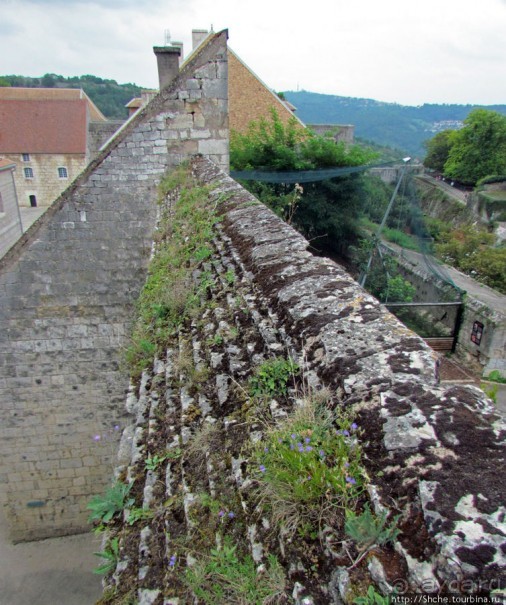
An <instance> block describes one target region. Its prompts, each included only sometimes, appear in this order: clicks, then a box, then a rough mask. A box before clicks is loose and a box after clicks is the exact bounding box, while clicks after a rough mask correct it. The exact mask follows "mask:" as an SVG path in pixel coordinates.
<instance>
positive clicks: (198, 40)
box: [192, 29, 209, 50]
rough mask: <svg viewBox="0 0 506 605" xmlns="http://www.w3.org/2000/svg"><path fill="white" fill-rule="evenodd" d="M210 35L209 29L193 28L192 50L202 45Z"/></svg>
mask: <svg viewBox="0 0 506 605" xmlns="http://www.w3.org/2000/svg"><path fill="white" fill-rule="evenodd" d="M208 35H209V32H208V31H207V29H192V50H195V49H196V48H197V46H200V45H201V44H202V42H203V41H204V40H205V39H206V38H207V36H208Z"/></svg>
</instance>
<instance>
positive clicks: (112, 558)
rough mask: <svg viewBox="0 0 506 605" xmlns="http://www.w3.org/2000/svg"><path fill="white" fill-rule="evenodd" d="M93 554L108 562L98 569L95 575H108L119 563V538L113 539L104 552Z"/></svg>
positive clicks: (94, 571) (95, 570)
mask: <svg viewBox="0 0 506 605" xmlns="http://www.w3.org/2000/svg"><path fill="white" fill-rule="evenodd" d="M93 554H94V555H96V556H97V557H100V558H102V559H105V560H106V562H105V563H102V565H99V566H98V567H96V568H95V569H94V570H93V573H97V574H107V573H110V572H111V571H114V570H115V569H116V565H117V564H118V561H119V543H118V538H113V539H112V540H111V541H110V542H109V544H108V545H107V546H106V548H105V549H104V550H103V551H102V552H95V553H93Z"/></svg>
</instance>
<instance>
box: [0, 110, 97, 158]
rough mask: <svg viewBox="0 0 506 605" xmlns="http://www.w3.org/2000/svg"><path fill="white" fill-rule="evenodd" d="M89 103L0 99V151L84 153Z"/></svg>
mask: <svg viewBox="0 0 506 605" xmlns="http://www.w3.org/2000/svg"><path fill="white" fill-rule="evenodd" d="M87 112H88V104H87V101H86V100H85V99H75V100H51V101H47V100H29V101H26V100H3V99H2V98H0V153H86V133H87V128H88V113H87Z"/></svg>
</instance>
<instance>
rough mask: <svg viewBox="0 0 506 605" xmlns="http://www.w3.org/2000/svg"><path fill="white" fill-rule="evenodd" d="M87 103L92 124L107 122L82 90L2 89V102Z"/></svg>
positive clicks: (8, 87) (15, 87)
mask: <svg viewBox="0 0 506 605" xmlns="http://www.w3.org/2000/svg"><path fill="white" fill-rule="evenodd" d="M81 99H84V100H85V101H87V103H88V106H89V109H90V120H91V121H92V122H105V121H107V118H106V117H105V116H104V114H103V113H102V112H101V111H100V109H99V108H98V107H97V106H96V105H95V103H93V101H92V100H91V99H90V97H89V96H88V95H87V94H86V93H85V92H84V90H82V88H21V87H17V86H5V87H0V100H5V101H78V100H81Z"/></svg>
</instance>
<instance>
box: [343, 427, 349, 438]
mask: <svg viewBox="0 0 506 605" xmlns="http://www.w3.org/2000/svg"><path fill="white" fill-rule="evenodd" d="M343 435H344V436H345V437H349V436H350V431H347V430H346V429H345V430H344V431H343Z"/></svg>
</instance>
